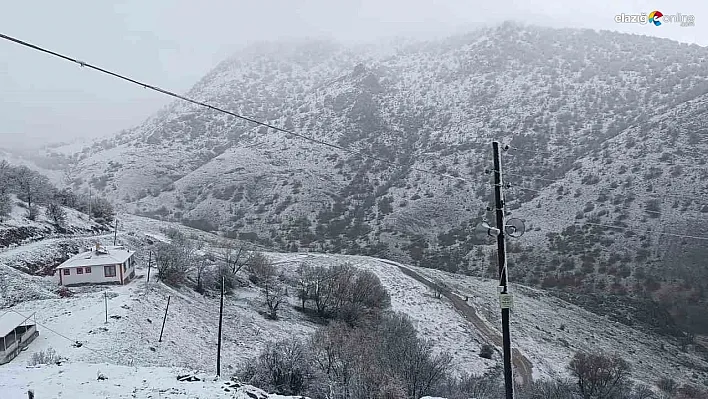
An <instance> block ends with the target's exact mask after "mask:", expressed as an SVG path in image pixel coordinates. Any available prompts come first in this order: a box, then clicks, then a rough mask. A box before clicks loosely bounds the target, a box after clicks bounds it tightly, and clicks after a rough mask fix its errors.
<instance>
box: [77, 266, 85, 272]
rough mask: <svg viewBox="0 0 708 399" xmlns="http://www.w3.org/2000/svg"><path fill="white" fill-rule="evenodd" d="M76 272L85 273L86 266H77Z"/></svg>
mask: <svg viewBox="0 0 708 399" xmlns="http://www.w3.org/2000/svg"><path fill="white" fill-rule="evenodd" d="M76 274H84V268H83V267H77V268H76Z"/></svg>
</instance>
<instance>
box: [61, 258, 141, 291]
mask: <svg viewBox="0 0 708 399" xmlns="http://www.w3.org/2000/svg"><path fill="white" fill-rule="evenodd" d="M128 262H129V263H128V264H129V265H130V264H132V266H128V265H126V268H125V271H123V280H127V279H128V276H130V273H131V272H133V271H134V270H135V258H134V257H133V256H131V257H130V258H129V259H128ZM103 266H104V265H101V266H84V267H83V268H84V273H83V274H77V273H76V269H77V268H76V267H72V268H70V269H69V270H71V272H70V273H71V274H70V275H68V276H67V275H64V274H63V273H64V271H63V269H62V270H57V273H62V275H61V280H60V281H61V284H63V285H71V284H101V283H110V282H115V283H119V284H120V282H121V281H120V277H121V270H122V268H123V265H122V264H116V265H115V266H116V275H115V277H105V272H104V268H103ZM86 267H90V268H91V273H86V271H85V270H86V269H85V268H86ZM56 278H57V279H58V278H59V274H57V275H56Z"/></svg>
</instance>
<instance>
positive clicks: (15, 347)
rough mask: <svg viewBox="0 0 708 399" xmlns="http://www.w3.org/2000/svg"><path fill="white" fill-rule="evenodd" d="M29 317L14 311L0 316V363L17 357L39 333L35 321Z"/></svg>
mask: <svg viewBox="0 0 708 399" xmlns="http://www.w3.org/2000/svg"><path fill="white" fill-rule="evenodd" d="M30 317H31V316H30ZM30 317H24V316H22V315H20V314H18V313H14V312H7V313H5V314H3V315H2V316H0V337H2V338H1V339H0V364H5V363H7V362H9V361H10V360H12V359H14V358H15V357H17V355H18V354H19V353H20V351H22V350H23V349H25V348H26V347H27V346H28V345H29V344H30V343H31V342H32V341H34V339H35V338H37V336H38V335H39V331H37V326H36V323H35V322H34V321H33V320H30Z"/></svg>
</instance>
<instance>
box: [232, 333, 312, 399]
mask: <svg viewBox="0 0 708 399" xmlns="http://www.w3.org/2000/svg"><path fill="white" fill-rule="evenodd" d="M240 377H241V379H242V380H243V381H245V382H247V383H248V384H252V385H255V386H258V387H259V388H261V389H264V390H266V391H268V392H273V393H277V394H280V395H311V396H315V395H314V394H317V393H318V392H319V391H320V390H321V389H320V387H319V386H318V383H320V382H321V381H322V378H318V377H320V376H319V375H318V374H317V373H316V370H315V369H314V368H313V361H312V359H311V352H310V350H309V348H308V347H307V346H306V345H305V344H304V343H303V342H302V341H300V340H298V339H296V338H290V339H286V340H281V341H277V342H273V343H269V344H267V345H266V347H265V349H263V351H261V354H260V355H259V356H258V357H257V358H256V359H255V360H254V361H253V362H251V363H250V364H249V365H248V366H247V367H246V369H245V370H244V371H243V372H242V374H241V376H240Z"/></svg>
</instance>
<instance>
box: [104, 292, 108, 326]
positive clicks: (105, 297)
mask: <svg viewBox="0 0 708 399" xmlns="http://www.w3.org/2000/svg"><path fill="white" fill-rule="evenodd" d="M103 302H104V303H105V304H106V323H108V294H107V293H106V291H103Z"/></svg>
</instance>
